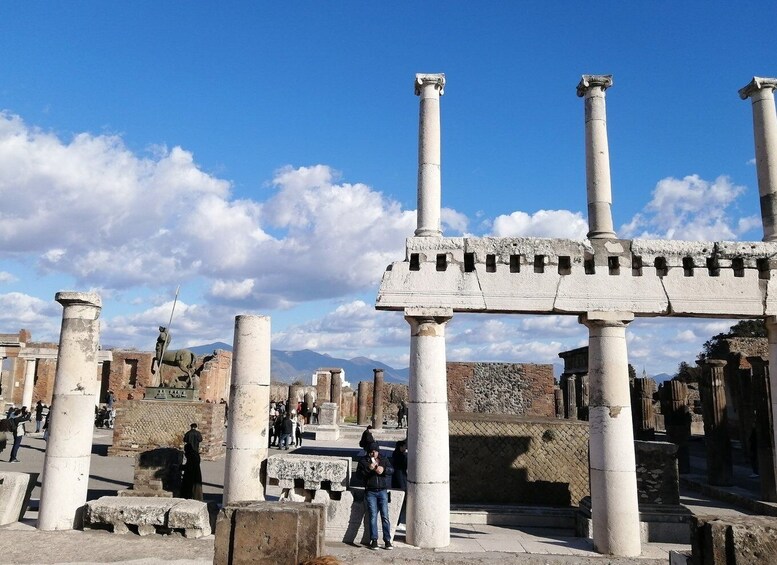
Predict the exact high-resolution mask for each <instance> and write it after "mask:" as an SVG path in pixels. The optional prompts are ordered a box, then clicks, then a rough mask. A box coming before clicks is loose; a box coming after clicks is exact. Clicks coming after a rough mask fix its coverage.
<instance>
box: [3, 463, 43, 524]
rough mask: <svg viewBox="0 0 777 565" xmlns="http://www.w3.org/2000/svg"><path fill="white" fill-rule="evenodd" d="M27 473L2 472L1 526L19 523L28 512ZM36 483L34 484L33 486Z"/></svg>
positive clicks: (28, 480)
mask: <svg viewBox="0 0 777 565" xmlns="http://www.w3.org/2000/svg"><path fill="white" fill-rule="evenodd" d="M29 483H30V475H28V474H27V473H11V472H7V471H6V472H0V526H2V525H4V524H12V523H14V522H18V521H19V520H21V519H22V516H24V512H25V511H26V510H27V504H26V500H25V499H27V500H28V497H27V486H28V485H29ZM34 485H35V482H33V486H34Z"/></svg>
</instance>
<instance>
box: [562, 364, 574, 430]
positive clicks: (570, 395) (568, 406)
mask: <svg viewBox="0 0 777 565" xmlns="http://www.w3.org/2000/svg"><path fill="white" fill-rule="evenodd" d="M559 380H560V382H561V391H562V393H563V394H564V418H566V419H567V420H577V394H576V391H575V375H573V374H565V375H561V379H559Z"/></svg>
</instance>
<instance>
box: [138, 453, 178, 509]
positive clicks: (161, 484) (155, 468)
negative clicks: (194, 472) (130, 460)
mask: <svg viewBox="0 0 777 565" xmlns="http://www.w3.org/2000/svg"><path fill="white" fill-rule="evenodd" d="M182 464H183V452H182V451H181V450H179V449H177V448H174V447H160V448H158V449H151V450H148V451H144V452H142V453H138V454H137V455H136V456H135V477H134V480H133V489H134V490H138V491H160V490H161V491H167V492H170V493H172V496H174V497H175V496H178V495H179V494H180V490H181V465H182ZM155 496H162V495H161V494H160V495H155Z"/></svg>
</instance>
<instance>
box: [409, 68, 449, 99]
mask: <svg viewBox="0 0 777 565" xmlns="http://www.w3.org/2000/svg"><path fill="white" fill-rule="evenodd" d="M425 84H434V85H435V86H436V88H437V89H438V90H439V91H440V96H442V95H443V94H445V75H444V74H443V73H431V74H427V73H417V74H416V75H415V81H413V87H414V89H415V95H416V96H418V95H420V94H421V88H423V86H424V85H425Z"/></svg>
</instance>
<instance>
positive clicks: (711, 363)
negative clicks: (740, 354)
mask: <svg viewBox="0 0 777 565" xmlns="http://www.w3.org/2000/svg"><path fill="white" fill-rule="evenodd" d="M697 363H698V365H699V366H701V367H704V366H705V365H706V366H708V367H725V366H726V365H727V364H728V361H726V360H725V359H705V360H703V361H698V362H697Z"/></svg>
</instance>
